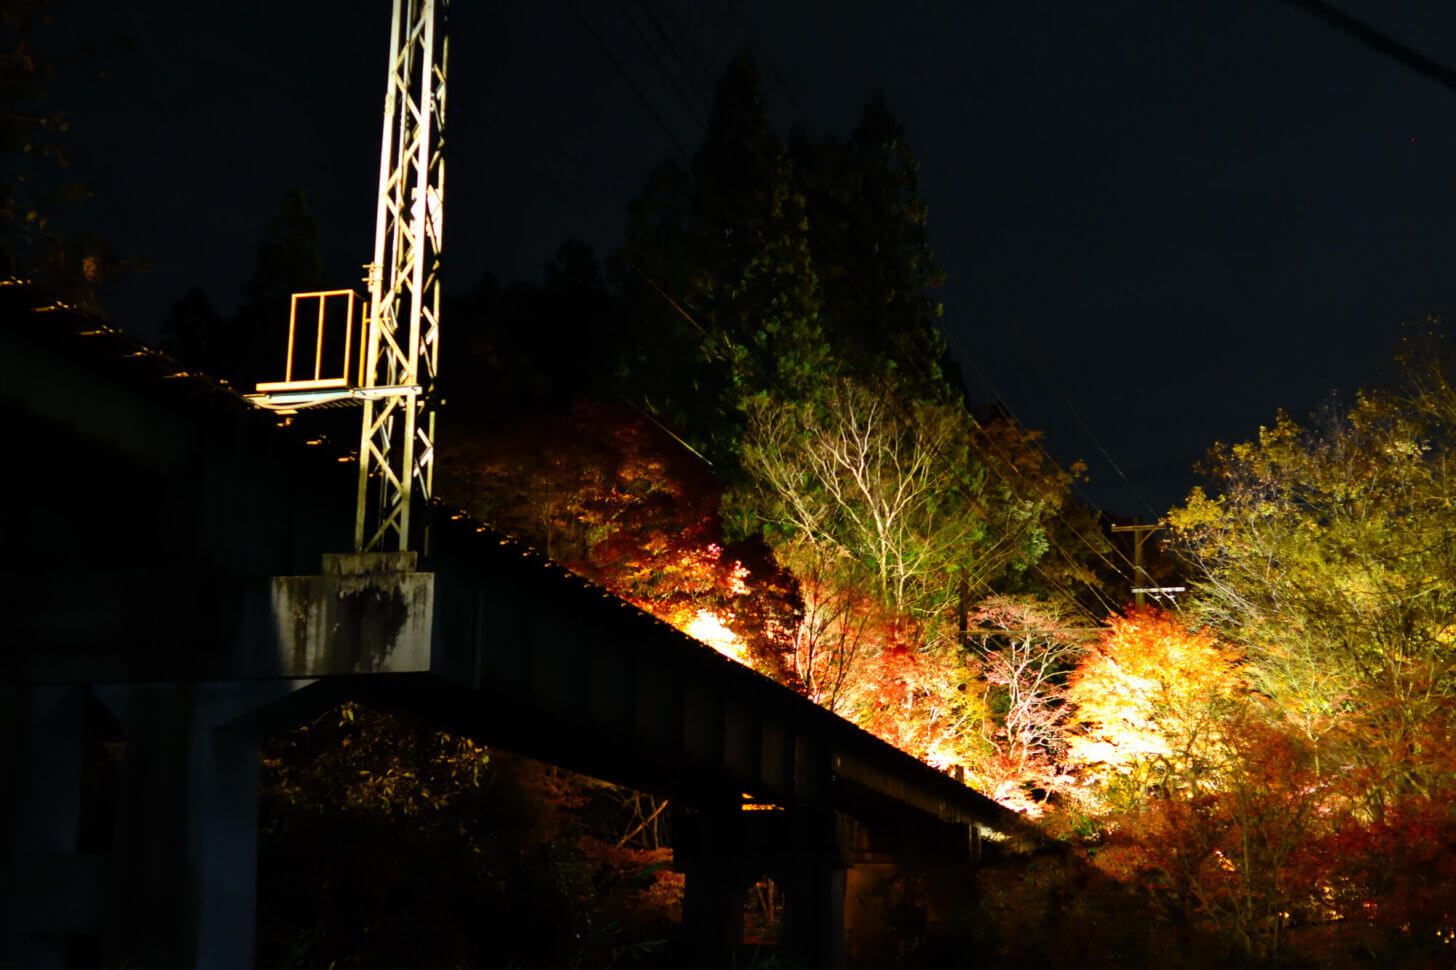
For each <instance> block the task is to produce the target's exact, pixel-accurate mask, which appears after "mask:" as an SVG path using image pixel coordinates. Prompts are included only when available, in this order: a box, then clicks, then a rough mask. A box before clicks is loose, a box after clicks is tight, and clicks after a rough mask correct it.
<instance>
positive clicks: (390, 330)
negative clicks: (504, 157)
mask: <svg viewBox="0 0 1456 970" xmlns="http://www.w3.org/2000/svg"><path fill="white" fill-rule="evenodd" d="M437 6H438V7H439V13H438V14H437V12H436V7H437ZM448 7H449V0H394V16H393V21H392V25H391V27H390V39H389V51H390V57H389V82H388V87H387V88H386V90H385V95H384V130H383V135H382V136H381V138H380V150H379V205H378V210H377V214H376V217H375V225H374V260H373V262H371V263H370V264H369V265H368V267H366V275H365V285H366V286H367V287H368V289H369V306H370V311H369V313H368V324H367V333H366V334H365V340H364V348H363V354H364V356H363V360H362V364H361V371H360V375H359V378H360V379H359V383H360V384H361V386H362V387H363V388H365V389H366V392H365V395H364V417H363V421H362V422H361V427H360V433H359V495H358V509H357V512H356V514H355V523H354V547H355V548H356V549H357V550H359V551H387V550H388V549H390V548H392V547H396V544H397V548H398V549H400V550H401V551H403V550H406V549H408V548H409V544H410V506H411V502H412V501H413V499H414V498H415V496H416V495H418V497H419V498H420V499H422V500H424V501H426V502H428V501H429V499H430V498H431V496H432V495H433V494H434V478H435V474H434V472H435V413H434V407H433V405H434V399H435V378H436V374H437V373H438V369H439V362H440V244H441V233H442V229H443V216H444V208H445V162H444V156H443V153H442V149H443V147H444V133H445V64H446V60H447V56H448V43H447V41H446V37H445V19H446V15H447V14H448ZM371 390H372V393H370V391H371Z"/></svg>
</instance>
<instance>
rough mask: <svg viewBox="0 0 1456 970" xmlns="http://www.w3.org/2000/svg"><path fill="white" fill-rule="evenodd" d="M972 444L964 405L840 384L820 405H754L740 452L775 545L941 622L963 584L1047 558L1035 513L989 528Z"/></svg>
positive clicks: (895, 605) (892, 605)
mask: <svg viewBox="0 0 1456 970" xmlns="http://www.w3.org/2000/svg"><path fill="white" fill-rule="evenodd" d="M969 438H970V420H969V416H968V415H967V414H966V412H965V411H964V409H963V408H961V407H960V406H959V405H958V404H949V405H942V404H923V403H916V402H904V401H897V400H896V399H895V398H894V397H893V395H892V394H890V393H889V392H888V389H885V388H880V389H874V388H869V387H865V386H862V385H859V384H856V383H853V382H851V381H839V382H837V383H835V384H834V385H833V386H832V387H831V389H830V392H829V396H828V398H827V399H826V400H825V401H824V402H823V403H822V404H811V403H800V404H796V403H794V402H790V401H784V400H781V399H777V398H773V397H761V398H757V399H755V400H754V401H753V402H751V404H750V408H749V422H748V428H747V431H746V433H745V437H744V447H743V455H744V465H745V467H746V468H747V470H748V471H749V472H750V474H751V475H752V476H753V477H754V479H755V481H756V482H757V496H756V501H755V503H754V504H755V510H756V514H757V515H758V517H759V518H760V520H761V521H762V523H763V526H764V528H765V530H766V531H767V532H768V534H769V535H770V536H774V537H779V538H780V539H781V540H789V539H792V540H795V541H800V542H806V543H809V544H811V545H813V546H815V547H817V548H818V549H820V550H821V555H823V556H826V557H834V558H839V559H842V560H843V562H844V563H845V564H846V565H849V566H853V567H854V568H856V569H858V570H859V571H860V572H861V574H862V575H863V577H864V581H865V582H867V583H868V584H869V585H870V586H871V587H872V588H873V589H874V591H875V593H876V594H877V595H878V596H879V597H880V599H881V601H882V602H883V603H884V604H885V606H886V607H887V608H889V609H891V610H894V611H897V612H901V613H904V614H906V615H908V616H911V617H914V618H916V619H917V620H921V621H925V620H931V619H941V620H944V619H945V618H947V615H948V614H947V610H948V607H949V606H950V605H951V604H952V603H953V602H954V601H955V599H956V597H957V595H958V592H957V590H958V586H959V585H960V583H961V582H963V581H964V582H968V583H969V585H970V586H971V587H972V588H973V589H976V588H980V587H981V586H983V585H985V584H988V583H990V582H991V581H992V580H993V579H995V578H996V577H997V576H998V575H1000V574H1001V573H1003V572H1004V571H1005V570H1006V569H1007V568H1009V567H1010V566H1011V564H1013V563H1015V562H1017V561H1019V560H1021V559H1023V558H1024V557H1028V556H1035V555H1036V554H1038V553H1039V551H1040V550H1039V548H1038V547H1037V543H1036V539H1037V538H1038V536H1039V533H1038V530H1037V522H1036V517H1035V515H1034V509H1031V508H1028V509H1027V510H1026V512H1027V514H1025V515H1021V516H1018V517H1016V520H1015V521H1014V522H1013V523H1011V524H1010V527H1009V528H1003V529H996V530H993V529H991V528H990V527H989V524H988V521H987V518H988V517H987V516H986V515H985V514H984V509H983V507H982V502H981V500H982V498H983V494H984V491H985V487H986V483H985V473H984V469H983V468H982V467H981V466H980V464H979V463H978V461H977V460H976V458H975V457H974V456H973V455H972V453H971V452H970V448H969Z"/></svg>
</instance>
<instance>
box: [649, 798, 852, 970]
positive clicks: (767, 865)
mask: <svg viewBox="0 0 1456 970" xmlns="http://www.w3.org/2000/svg"><path fill="white" fill-rule="evenodd" d="M672 832H673V836H672V838H673V860H674V864H675V865H676V866H677V868H678V869H680V870H681V871H682V872H683V874H684V876H685V877H686V879H685V885H684V895H683V928H682V933H683V937H682V939H681V940H680V941H679V943H680V945H681V947H682V949H683V964H684V966H688V967H692V968H695V970H717V968H726V967H730V966H732V965H733V960H734V948H735V947H737V946H738V945H739V944H741V943H742V942H743V903H744V893H745V892H746V890H747V889H748V888H749V886H751V885H752V883H753V882H754V880H756V879H758V878H760V877H761V876H764V875H767V876H769V877H770V878H772V879H773V880H774V883H775V884H776V885H777V886H778V887H779V889H780V890H781V891H782V892H783V894H784V923H783V930H782V937H781V942H780V950H781V951H782V952H784V953H785V954H786V955H787V956H789V957H791V958H792V959H794V960H796V961H798V962H799V963H800V964H801V965H802V966H804V967H805V968H806V970H840V968H842V967H843V966H844V890H845V873H846V870H847V869H848V868H849V866H850V863H851V860H852V857H853V850H854V838H855V824H854V822H853V820H852V819H850V818H848V817H847V816H844V815H839V814H836V813H832V812H812V811H792V812H790V811H779V810H769V811H743V810H742V809H740V808H737V807H729V808H723V809H716V810H711V811H699V812H691V813H683V814H679V815H676V816H674V818H673V822H672Z"/></svg>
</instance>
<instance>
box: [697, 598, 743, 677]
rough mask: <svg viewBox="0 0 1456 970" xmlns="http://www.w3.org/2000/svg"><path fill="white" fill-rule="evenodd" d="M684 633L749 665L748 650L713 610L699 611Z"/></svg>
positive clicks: (724, 654)
mask: <svg viewBox="0 0 1456 970" xmlns="http://www.w3.org/2000/svg"><path fill="white" fill-rule="evenodd" d="M683 632H684V633H686V634H687V635H688V636H690V637H692V638H693V639H694V640H698V641H701V642H703V643H706V644H707V645H708V646H710V647H712V648H713V649H714V650H716V651H718V652H719V653H721V654H722V655H723V656H725V657H729V658H731V659H733V660H736V661H738V662H739V663H741V664H747V663H748V648H747V646H745V645H744V643H743V641H742V640H740V639H738V634H736V633H734V632H733V631H732V630H730V629H728V627H727V626H726V625H724V623H723V619H722V617H720V616H718V614H717V613H714V612H713V611H712V610H706V609H704V610H698V613H697V615H696V616H694V617H693V618H692V619H691V620H689V621H688V624H687V626H685V627H683Z"/></svg>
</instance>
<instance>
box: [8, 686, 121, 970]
mask: <svg viewBox="0 0 1456 970" xmlns="http://www.w3.org/2000/svg"><path fill="white" fill-rule="evenodd" d="M3 699H4V701H5V702H6V705H7V706H8V708H9V709H8V711H7V714H8V716H7V717H6V719H5V720H6V724H5V727H6V728H7V730H6V732H5V736H4V740H5V743H6V745H7V747H8V748H9V751H8V752H7V754H8V756H9V757H8V758H7V761H9V763H10V764H9V767H11V768H12V769H13V771H9V772H7V773H6V776H5V777H6V778H7V779H9V783H10V785H13V786H14V787H13V788H12V789H11V792H10V793H9V795H8V797H7V798H6V805H5V811H4V815H3V816H0V820H3V821H4V823H5V826H4V829H3V830H0V834H3V837H4V839H5V843H4V856H3V859H4V861H5V862H6V863H8V864H7V865H5V866H4V873H5V875H4V879H5V883H4V892H3V896H0V900H3V902H0V963H4V962H5V961H9V963H10V964H11V965H13V966H16V967H26V968H34V970H64V967H65V966H66V960H67V953H68V950H69V949H70V946H71V943H72V941H73V940H74V939H75V938H76V937H77V936H78V935H82V934H86V933H94V932H95V931H96V926H95V923H96V911H97V905H96V904H97V899H96V896H97V888H98V886H97V882H98V871H99V867H98V862H99V860H97V859H94V858H84V857H82V856H80V855H79V854H78V853H77V844H76V839H77V834H78V831H79V822H80V813H81V788H82V784H83V780H84V777H85V770H86V764H85V723H86V722H85V717H86V704H87V702H88V697H87V692H86V688H84V687H74V686H63V685H62V686H42V687H28V688H7V689H5V691H4V695H3ZM12 704H13V706H9V705H12Z"/></svg>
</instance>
